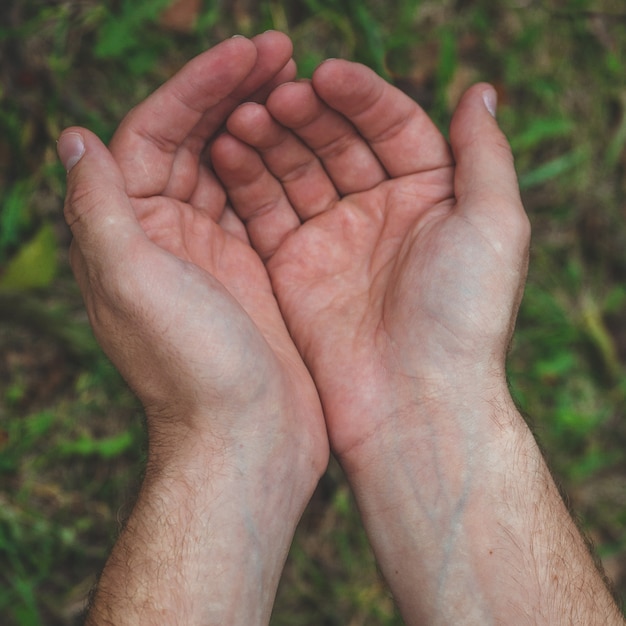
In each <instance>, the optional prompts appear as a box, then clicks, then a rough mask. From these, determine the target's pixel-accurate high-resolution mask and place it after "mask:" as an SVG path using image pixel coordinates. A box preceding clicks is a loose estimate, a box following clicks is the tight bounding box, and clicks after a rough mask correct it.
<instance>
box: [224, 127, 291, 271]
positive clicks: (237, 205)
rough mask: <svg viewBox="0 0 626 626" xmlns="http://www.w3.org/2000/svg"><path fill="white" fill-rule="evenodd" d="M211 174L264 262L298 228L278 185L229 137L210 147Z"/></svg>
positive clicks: (252, 154) (248, 149) (248, 150)
mask: <svg viewBox="0 0 626 626" xmlns="http://www.w3.org/2000/svg"><path fill="white" fill-rule="evenodd" d="M212 156H213V162H214V166H215V171H216V173H217V175H218V176H219V177H220V180H221V181H222V183H223V184H224V187H225V188H226V191H227V193H228V197H229V198H230V202H231V204H232V206H233V208H234V209H235V211H236V213H237V215H238V216H239V218H240V219H241V220H242V221H243V223H244V224H245V226H246V230H247V232H248V236H249V237H250V241H251V243H252V246H253V247H254V249H255V250H256V251H257V253H258V254H259V256H260V257H261V258H262V259H263V260H264V261H265V260H267V259H268V258H270V257H271V256H272V255H273V254H274V252H275V251H276V250H277V249H278V247H279V246H280V244H281V243H282V242H283V241H284V240H285V238H286V237H287V236H289V234H290V233H292V232H293V231H294V230H296V229H297V228H298V227H299V226H300V219H299V218H298V216H297V215H296V213H295V211H294V210H293V208H292V206H291V204H290V202H289V200H288V199H287V196H286V195H285V193H284V190H283V187H282V185H281V184H280V183H279V182H278V181H277V180H276V179H275V178H274V177H273V176H272V175H271V174H270V172H269V171H268V170H267V168H266V167H265V164H264V163H263V161H262V160H261V157H260V156H259V154H258V153H257V152H256V150H254V149H252V148H251V147H250V146H248V145H246V144H244V143H242V142H241V141H239V140H238V139H236V138H235V137H233V136H231V135H229V134H223V135H221V136H220V137H218V139H216V141H215V143H214V144H213V148H212Z"/></svg>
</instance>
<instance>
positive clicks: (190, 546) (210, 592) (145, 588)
mask: <svg viewBox="0 0 626 626" xmlns="http://www.w3.org/2000/svg"><path fill="white" fill-rule="evenodd" d="M284 456H285V455H283V458H282V459H280V458H277V459H276V460H274V461H273V462H268V463H265V464H257V463H254V462H252V463H250V462H248V459H245V460H244V459H241V458H237V457H236V456H231V455H228V456H222V457H219V456H213V457H211V456H210V455H208V454H207V455H205V457H204V458H203V457H202V456H201V455H195V456H194V457H193V458H190V459H189V460H188V461H185V462H184V463H179V462H176V463H168V464H167V465H161V466H160V467H156V468H155V467H154V466H152V467H151V465H152V464H151V463H149V464H148V470H147V474H146V479H145V481H144V484H143V486H142V489H141V492H140V495H139V497H138V501H137V503H136V506H135V507H134V510H133V512H132V514H131V516H130V518H129V520H128V523H127V524H126V526H125V528H124V530H123V532H122V534H121V536H120V538H119V540H118V541H117V543H116V545H115V547H114V550H113V552H112V554H111V556H110V558H109V560H108V562H107V564H106V567H105V569H104V571H103V573H102V576H101V579H100V581H99V583H98V586H97V589H96V591H95V594H94V598H93V603H92V607H91V610H90V612H89V616H88V618H87V624H109V623H110V624H116V625H122V624H155V623H159V624H185V625H192V624H202V625H203V626H206V625H209V624H215V625H218V624H219V625H221V624H233V625H236V624H242V625H243V624H245V625H253V624H266V623H268V621H269V617H270V614H271V609H272V605H273V601H274V597H275V593H276V588H277V585H278V582H279V578H280V575H281V571H282V568H283V565H284V561H285V558H286V556H287V552H288V549H289V546H290V543H291V540H292V536H293V532H294V529H295V525H296V524H297V521H298V519H299V517H300V515H301V512H302V509H303V508H304V506H305V503H306V501H307V500H308V498H309V497H310V494H311V492H312V489H313V488H314V480H311V472H310V468H309V472H308V473H306V474H305V473H304V472H302V473H301V474H300V473H299V471H300V470H302V469H303V468H302V467H299V463H298V460H297V459H296V460H294V459H287V458H284ZM305 463H306V460H305ZM300 475H303V476H306V478H304V479H303V480H302V481H300V482H298V480H297V477H298V476H300Z"/></svg>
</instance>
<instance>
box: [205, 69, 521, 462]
mask: <svg viewBox="0 0 626 626" xmlns="http://www.w3.org/2000/svg"><path fill="white" fill-rule="evenodd" d="M484 88H485V86H483V89H484ZM479 90H480V86H477V87H476V88H474V90H473V92H471V93H469V94H468V95H467V96H466V98H465V99H464V101H463V102H462V103H461V105H460V107H459V110H458V111H457V114H456V116H455V121H454V122H453V126H452V146H453V149H454V158H453V153H452V151H451V150H450V148H449V146H448V144H447V142H446V141H445V139H444V138H443V136H442V135H441V134H440V133H439V131H438V130H437V129H436V127H435V126H434V125H433V124H432V122H431V121H430V120H429V119H428V117H427V116H426V115H425V114H424V113H423V111H422V110H421V109H420V108H419V107H418V106H417V105H416V104H415V103H414V102H412V101H411V100H410V99H409V98H407V97H406V96H404V95H403V94H401V93H400V92H399V91H397V90H396V89H394V88H393V87H391V86H390V85H388V84H387V83H385V82H384V81H383V80H382V79H380V78H378V77H376V76H375V75H374V74H373V73H372V72H370V71H369V70H367V69H366V68H364V67H362V66H358V65H355V64H350V63H347V62H342V61H331V62H327V63H326V64H324V65H323V66H322V67H321V68H320V69H319V70H318V71H317V73H316V75H315V76H314V79H313V83H312V84H309V83H296V84H288V85H284V86H282V87H280V88H278V89H277V90H276V91H275V92H274V94H272V96H271V97H270V99H269V100H268V103H267V108H263V107H260V106H255V105H244V106H242V107H240V109H239V110H237V111H236V112H235V113H234V114H233V116H232V117H231V118H230V120H229V123H228V128H229V131H230V132H231V133H232V135H234V136H235V137H237V138H238V140H235V139H234V138H233V137H228V136H226V137H223V138H221V139H220V141H219V143H217V144H216V145H215V146H214V151H213V154H214V157H215V163H216V169H217V171H218V173H219V175H220V177H221V178H222V179H223V180H224V182H225V185H226V187H227V189H228V193H229V195H230V197H231V199H232V201H233V204H234V207H235V209H236V211H237V212H238V214H239V215H240V216H241V218H242V219H243V220H244V221H245V223H246V227H247V232H248V234H249V236H250V238H251V241H252V244H253V245H254V246H255V248H256V249H257V250H258V251H259V254H260V255H261V256H262V257H263V258H264V259H265V260H266V264H267V268H268V271H269V273H270V276H271V278H272V284H273V287H274V290H275V292H276V294H277V297H278V300H279V304H280V307H281V310H282V312H283V315H284V317H285V320H286V321H287V324H288V326H289V329H290V331H291V334H292V336H293V337H294V339H295V341H296V343H297V345H298V348H299V350H300V351H301V353H302V355H303V357H304V359H305V361H306V362H307V364H308V365H309V367H310V369H311V371H312V373H313V377H314V379H315V381H316V384H317V386H318V389H319V391H320V395H321V398H322V402H323V405H324V410H325V414H326V419H327V422H328V427H329V433H330V436H331V441H332V443H333V446H334V449H335V451H336V452H337V453H338V454H339V455H340V456H341V455H342V454H344V453H346V452H347V451H349V450H350V449H351V448H353V447H354V446H357V445H358V444H359V443H362V442H363V441H364V440H366V439H367V438H368V437H369V436H370V435H371V434H372V433H374V432H375V431H377V430H378V428H379V427H380V425H381V423H382V422H383V421H384V420H385V419H387V418H389V417H390V416H393V415H397V414H401V413H402V412H406V411H407V409H408V408H409V407H411V406H414V405H416V404H418V403H420V402H425V401H426V400H427V399H428V398H429V397H430V396H432V394H443V393H446V389H448V390H449V389H450V388H451V384H450V382H449V381H451V380H455V385H457V386H458V384H459V381H460V380H461V379H463V378H464V379H465V381H466V384H467V386H468V387H470V386H474V387H475V386H476V385H478V384H479V383H480V384H482V385H484V384H485V380H488V379H491V381H490V382H488V383H487V384H493V382H494V381H497V382H498V383H501V382H503V374H504V354H505V351H506V347H507V343H508V340H509V339H510V333H511V330H512V323H513V319H514V314H515V309H516V306H517V304H518V301H519V295H520V293H519V292H520V288H521V287H520V286H521V283H522V281H523V278H524V274H525V251H526V248H527V236H528V229H527V222H526V218H525V215H524V213H523V210H522V208H521V203H519V202H513V203H511V201H506V202H505V201H504V199H505V198H507V196H506V195H505V194H504V193H501V194H500V195H498V188H500V189H502V188H503V186H504V188H505V189H506V190H507V191H509V189H510V187H511V186H512V185H513V186H514V185H515V179H514V176H513V177H512V180H511V176H510V174H509V173H508V172H505V175H504V176H503V174H502V171H481V163H480V157H481V154H480V150H479V149H477V144H478V142H477V133H479V132H481V129H480V127H479V126H478V125H477V124H476V120H477V117H478V115H477V111H478V108H477V107H478V106H480V107H481V108H480V114H482V113H485V114H486V115H485V116H484V117H485V118H489V119H485V123H487V124H492V126H493V128H492V132H493V130H494V128H495V122H494V120H493V119H492V118H490V116H489V115H488V114H487V112H486V109H485V108H484V104H483V103H482V100H481V99H480V95H479ZM496 130H497V129H496ZM241 142H246V143H247V144H249V145H250V146H253V147H254V148H255V149H256V150H257V151H258V153H260V154H257V153H255V152H253V151H251V149H250V148H249V147H247V146H245V145H244V144H243V143H241ZM499 148H500V150H501V152H502V154H501V155H500V156H501V157H503V158H504V166H503V167H502V168H501V169H502V170H503V171H504V170H506V168H507V167H510V165H511V162H510V153H508V147H507V146H506V142H505V141H504V140H502V139H501V141H500V146H499ZM492 185H493V186H492ZM508 197H511V196H508ZM512 197H513V198H516V195H513V196H512ZM494 311H496V314H495V315H494ZM398 380H411V381H419V383H420V385H419V387H420V389H421V391H420V394H419V397H416V396H415V387H413V386H412V387H411V393H410V394H405V393H403V389H402V388H400V387H399V386H398V383H397V381H398Z"/></svg>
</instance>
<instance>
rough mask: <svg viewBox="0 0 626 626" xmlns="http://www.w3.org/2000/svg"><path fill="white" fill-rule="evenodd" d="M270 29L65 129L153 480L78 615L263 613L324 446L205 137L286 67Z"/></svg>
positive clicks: (91, 299) (84, 258) (315, 408)
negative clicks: (124, 104) (131, 105)
mask: <svg viewBox="0 0 626 626" xmlns="http://www.w3.org/2000/svg"><path fill="white" fill-rule="evenodd" d="M290 57H291V43H290V42H289V40H288V38H287V37H285V36H284V35H281V34H279V33H265V34H264V35H260V36H259V37H256V38H254V39H253V40H247V39H244V38H235V39H231V40H228V41H226V42H224V43H222V44H220V45H218V46H216V47H215V48H213V49H212V50H210V51H208V52H206V53H204V54H202V55H200V56H199V57H198V58H196V59H194V60H193V61H191V62H190V63H189V64H188V65H187V66H185V68H183V70H181V72H179V74H178V75H177V76H175V77H174V78H172V79H171V80H170V81H168V82H167V83H166V84H165V85H164V86H163V87H162V88H161V89H159V90H158V91H157V92H156V93H155V94H154V95H153V96H151V97H150V98H149V99H148V100H146V101H145V102H144V103H142V104H141V105H139V106H138V107H137V108H135V109H134V110H133V111H131V113H130V114H129V115H128V116H127V117H126V119H125V120H124V121H123V122H122V124H121V126H120V128H119V130H118V131H117V133H116V135H115V137H114V138H113V140H112V142H111V145H110V150H107V148H106V147H105V146H104V145H102V143H101V142H100V141H99V140H98V139H97V138H96V137H95V136H94V135H93V134H91V133H90V132H89V131H87V130H85V129H81V128H72V129H68V130H67V131H65V132H64V133H63V135H62V136H61V138H60V140H59V146H58V149H59V154H60V156H61V159H62V160H63V162H64V163H65V164H66V167H67V169H68V170H70V171H69V174H68V193H67V199H66V205H65V214H66V219H67V221H68V223H69V224H70V226H71V228H72V232H73V235H74V241H73V244H72V247H71V255H70V256H71V262H72V267H73V270H74V272H75V275H76V278H77V280H78V283H79V285H80V287H81V290H82V293H83V295H84V299H85V303H86V306H87V310H88V312H89V316H90V319H91V322H92V325H93V328H94V331H95V333H96V336H97V337H98V339H99V341H100V343H101V345H102V347H103V348H104V350H105V351H106V353H107V354H108V356H109V357H110V358H111V360H112V361H113V363H114V364H115V365H116V366H117V367H118V369H119V370H120V372H121V373H122V374H123V375H124V376H125V378H126V380H127V381H128V382H129V384H130V385H131V386H132V388H133V389H134V391H135V392H136V393H137V395H138V397H139V398H140V399H141V400H142V402H143V404H144V406H145V410H146V415H147V424H148V430H149V443H150V446H149V458H148V465H147V469H146V477H145V481H144V484H143V486H142V489H141V493H140V495H139V499H138V501H137V504H136V506H135V508H134V510H133V512H132V514H131V516H130V519H129V520H128V523H127V525H126V527H125V529H124V531H123V533H122V535H121V537H120V538H119V540H118V542H117V543H116V545H115V548H114V550H113V552H112V554H111V556H110V558H109V560H108V562H107V565H106V567H105V569H104V572H103V574H102V577H101V579H100V581H99V584H98V587H97V590H96V593H95V596H94V601H93V606H92V607H91V610H90V612H89V615H88V618H87V623H89V624H106V623H112V624H116V625H120V624H155V623H159V624H178V623H180V624H203V625H205V624H246V625H249V624H263V623H267V621H268V620H269V616H270V613H271V608H272V604H273V601H274V596H275V592H276V587H277V585H278V581H279V578H280V574H281V571H282V567H283V564H284V560H285V558H286V555H287V552H288V549H289V545H290V543H291V540H292V536H293V532H294V529H295V526H296V524H297V522H298V519H299V518H300V515H301V513H302V511H303V509H304V507H305V505H306V503H307V502H308V500H309V498H310V496H311V494H312V492H313V490H314V488H315V485H316V483H317V481H318V479H319V476H320V475H321V474H322V473H323V471H324V470H325V467H326V464H327V460H328V441H327V435H326V430H325V425H324V420H323V415H322V410H321V406H320V402H319V398H318V394H317V391H316V389H315V386H314V384H313V382H312V380H311V377H310V375H309V373H308V371H307V369H306V367H305V365H304V364H303V362H302V359H301V357H300V355H299V354H298V352H297V350H296V348H295V346H294V344H293V342H292V340H291V338H290V336H289V333H288V330H287V328H286V326H285V323H284V321H283V319H282V316H281V313H280V311H279V308H278V306H277V303H276V300H275V298H274V295H273V292H272V286H271V283H270V280H269V277H268V274H267V271H266V268H265V267H264V265H263V263H262V262H261V260H260V259H259V257H258V255H257V253H256V252H255V251H254V250H253V249H252V248H251V247H250V245H249V244H248V243H247V242H245V241H241V239H240V238H238V237H236V236H233V235H232V233H231V231H232V229H233V224H235V227H234V228H235V230H236V229H237V227H236V224H237V222H238V219H237V218H236V216H235V215H234V214H233V212H232V211H231V210H230V209H229V207H228V204H227V199H226V194H225V192H224V190H223V188H222V186H221V185H220V183H219V182H218V181H217V180H216V178H215V176H214V175H213V172H212V170H211V169H210V167H209V165H208V159H207V155H206V151H205V150H206V146H207V145H210V143H211V141H212V140H213V138H214V136H215V134H216V133H217V131H218V130H219V128H220V127H221V126H222V124H223V123H224V121H225V119H226V117H227V116H228V114H229V113H230V112H231V111H232V110H233V109H234V108H235V107H236V106H237V104H239V103H240V102H241V101H243V100H250V99H253V100H259V101H262V100H263V99H264V98H265V97H266V95H267V94H268V93H269V92H270V91H271V89H273V88H274V87H276V86H277V85H279V84H281V83H282V82H284V81H285V80H291V79H292V78H293V76H294V74H295V66H294V64H293V61H291V59H290Z"/></svg>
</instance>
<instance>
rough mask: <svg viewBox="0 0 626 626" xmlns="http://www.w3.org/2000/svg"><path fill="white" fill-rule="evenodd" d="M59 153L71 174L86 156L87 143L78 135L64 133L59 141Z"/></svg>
mask: <svg viewBox="0 0 626 626" xmlns="http://www.w3.org/2000/svg"><path fill="white" fill-rule="evenodd" d="M57 153H58V155H59V158H60V159H61V163H63V167H65V169H66V171H67V173H68V174H69V173H70V171H71V169H72V168H73V167H74V166H75V165H76V163H78V162H79V161H80V160H81V158H82V156H83V154H85V142H84V141H83V138H82V136H81V135H79V134H78V133H63V134H62V135H61V136H60V137H59V140H58V141H57Z"/></svg>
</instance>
